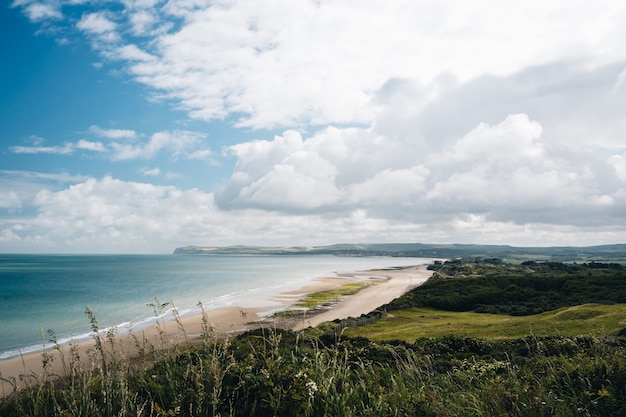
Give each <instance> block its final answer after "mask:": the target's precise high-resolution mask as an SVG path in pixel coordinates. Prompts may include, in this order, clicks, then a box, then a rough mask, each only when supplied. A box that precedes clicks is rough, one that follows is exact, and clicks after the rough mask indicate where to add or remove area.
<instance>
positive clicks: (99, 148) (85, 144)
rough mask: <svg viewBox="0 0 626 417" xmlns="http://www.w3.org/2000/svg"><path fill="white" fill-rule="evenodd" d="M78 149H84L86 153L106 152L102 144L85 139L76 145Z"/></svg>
mask: <svg viewBox="0 0 626 417" xmlns="http://www.w3.org/2000/svg"><path fill="white" fill-rule="evenodd" d="M75 147H76V149H82V150H86V151H94V152H105V151H106V148H105V147H104V145H103V144H102V143H101V142H91V141H88V140H85V139H81V140H79V141H78V142H77V143H76V145H75Z"/></svg>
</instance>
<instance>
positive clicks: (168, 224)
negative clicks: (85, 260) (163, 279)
mask: <svg viewBox="0 0 626 417" xmlns="http://www.w3.org/2000/svg"><path fill="white" fill-rule="evenodd" d="M0 7H1V8H0V32H1V33H2V39H3V41H2V42H1V43H0V99H1V100H0V252H4V253H171V252H172V251H173V250H174V249H175V248H176V247H180V246H186V245H203V246H227V245H235V244H246V245H266V246H281V245H327V244H333V243H385V242H421V243H476V244H508V245H514V246H589V245H600V244H612V243H624V242H626V238H625V237H626V25H625V24H624V22H626V3H624V2H623V1H621V0H595V1H593V2H588V1H578V0H574V1H563V0H560V1H555V0H541V1H537V0H528V1H524V2H510V1H488V0H475V1H471V2H468V1H464V0H436V1H435V0H359V1H356V0H333V1H327V0H266V1H257V0H229V1H227V0H211V1H209V0H121V1H113V0H111V1H102V0H9V1H8V2H3V3H2V5H1V6H0Z"/></svg>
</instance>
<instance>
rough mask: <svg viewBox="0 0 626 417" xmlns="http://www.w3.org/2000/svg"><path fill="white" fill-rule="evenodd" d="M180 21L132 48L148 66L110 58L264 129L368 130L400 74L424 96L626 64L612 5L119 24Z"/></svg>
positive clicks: (196, 17) (409, 9)
mask: <svg viewBox="0 0 626 417" xmlns="http://www.w3.org/2000/svg"><path fill="white" fill-rule="evenodd" d="M109 13H111V12H109ZM91 16H92V15H88V16H86V17H85V18H84V20H85V23H83V26H85V27H86V28H89V30H91V31H92V32H96V33H100V34H102V33H109V32H112V31H114V30H115V26H114V24H113V22H112V21H111V20H109V19H107V18H106V15H102V14H94V15H93V17H91ZM172 16H173V17H174V18H175V19H178V18H180V17H182V18H183V19H184V20H183V22H182V24H181V25H180V26H178V27H177V29H176V30H174V31H173V30H170V31H168V32H166V33H161V34H158V33H157V34H153V36H154V38H153V39H147V40H146V41H145V42H144V41H140V43H136V44H135V46H136V48H137V49H136V50H137V51H147V50H150V51H151V52H150V53H149V56H150V57H151V59H152V58H154V60H152V61H151V63H150V64H147V63H145V62H136V59H137V58H136V56H134V55H133V54H129V53H128V51H127V50H124V49H120V50H117V51H115V50H107V51H106V53H107V55H108V56H117V57H118V58H120V59H124V60H128V61H129V62H130V64H131V65H130V67H129V68H130V71H131V73H132V74H133V75H134V76H135V77H137V79H138V80H139V81H141V82H143V83H145V84H147V85H149V86H151V87H154V88H156V89H157V90H160V91H162V92H163V93H164V94H165V95H166V96H167V97H169V98H172V99H174V100H177V101H178V102H180V104H181V105H182V106H183V107H184V108H186V109H187V110H188V111H189V112H190V115H191V116H192V117H196V118H201V119H207V120H208V119H221V118H224V117H225V116H227V115H229V114H236V115H238V116H241V120H240V124H241V125H242V126H252V127H256V128H262V127H274V126H281V127H286V126H299V125H306V124H316V125H324V124H327V123H371V122H372V121H373V120H374V117H375V112H376V106H374V105H373V104H374V103H373V98H374V93H375V92H376V91H377V90H378V89H379V88H380V87H382V86H383V85H385V83H386V82H388V81H389V80H393V79H417V80H419V82H420V84H421V85H422V86H424V88H426V89H427V93H426V96H425V99H426V101H428V100H432V99H433V98H434V97H436V91H435V90H436V89H435V90H432V89H434V88H435V87H436V84H437V79H438V77H440V75H441V74H444V73H448V74H450V75H451V76H453V77H454V78H455V79H456V80H457V81H458V82H460V83H465V82H468V81H470V80H472V79H474V78H476V77H479V76H481V75H483V74H485V73H487V74H492V75H496V76H508V75H510V74H513V73H515V72H518V71H520V70H522V69H524V68H526V67H528V65H529V63H530V65H544V64H547V63H549V62H555V61H560V60H575V59H579V58H580V59H584V60H585V61H586V67H587V68H597V67H599V66H602V65H606V64H608V63H612V62H619V61H620V60H624V59H625V58H626V53H625V52H624V50H625V49H626V48H624V40H623V39H624V35H625V34H626V33H625V32H626V31H625V30H624V28H623V25H621V21H622V20H621V19H620V17H621V18H624V17H626V8H625V7H624V6H623V5H621V4H618V3H616V2H614V1H609V0H602V1H600V2H599V3H597V2H596V3H594V4H593V5H592V4H589V5H583V6H580V5H579V7H576V8H572V7H570V6H569V5H567V4H550V5H546V4H545V2H540V1H528V2H523V3H517V4H514V5H511V4H506V5H504V4H502V5H494V4H493V3H492V2H488V1H486V0H485V1H479V2H471V3H467V2H459V1H454V0H448V1H444V2H439V3H437V4H431V3H423V2H422V3H420V2H417V3H416V2H412V1H408V0H395V1H389V0H386V1H384V2H383V1H370V2H362V3H359V4H358V6H354V5H351V4H350V3H348V2H322V3H315V2H309V1H305V0H296V1H290V2H281V1H272V2H265V3H263V4H260V3H258V2H255V1H251V0H239V1H235V2H204V1H187V2H183V1H177V2H168V3H166V4H165V5H164V6H163V8H159V7H158V5H157V4H154V5H153V6H152V7H150V8H147V7H146V6H145V4H143V3H140V2H126V13H125V14H117V15H116V19H117V20H119V21H120V22H121V23H122V22H123V21H124V19H129V20H128V21H126V22H125V23H124V24H125V25H127V26H129V27H130V30H131V31H132V32H133V33H135V34H145V33H149V32H150V28H151V27H152V26H153V25H160V26H163V25H166V24H168V23H169V22H168V21H169V20H171V19H172ZM88 19H89V20H88ZM133 41H134V42H137V41H136V40H133ZM127 44H128V45H131V44H133V42H131V41H130V40H129V42H127ZM144 53H145V54H148V52H144ZM144 60H145V59H141V61H144Z"/></svg>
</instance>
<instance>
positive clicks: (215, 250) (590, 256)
mask: <svg viewBox="0 0 626 417" xmlns="http://www.w3.org/2000/svg"><path fill="white" fill-rule="evenodd" d="M174 254H177V255H335V256H397V257H420V258H448V259H449V258H459V257H477V256H478V257H485V258H501V259H546V260H554V261H564V260H567V261H576V260H581V261H589V260H601V261H619V260H622V261H623V260H626V244H614V245H601V246H585V247H578V246H562V247H556V246H553V247H515V246H509V245H472V244H425V243H363V244H351V243H346V244H336V245H328V246H243V245H235V246H221V247H220V246H185V247H181V248H176V250H174Z"/></svg>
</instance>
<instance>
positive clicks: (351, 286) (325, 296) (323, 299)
mask: <svg viewBox="0 0 626 417" xmlns="http://www.w3.org/2000/svg"><path fill="white" fill-rule="evenodd" d="M374 282H375V281H374V280H367V281H357V282H350V283H347V284H342V285H341V286H339V287H337V288H333V289H330V290H324V291H318V292H313V293H310V294H307V295H305V296H304V297H303V298H302V299H301V300H299V301H297V302H296V303H295V304H294V305H293V306H292V307H291V309H288V310H284V311H280V312H278V313H276V314H275V315H276V317H292V316H297V315H301V314H302V312H303V310H313V309H318V308H321V307H324V306H328V305H331V304H334V303H336V302H337V301H339V300H340V299H341V298H342V297H347V296H350V295H354V294H356V293H357V292H359V291H361V290H362V289H364V288H366V287H368V286H370V285H372V284H374Z"/></svg>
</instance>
